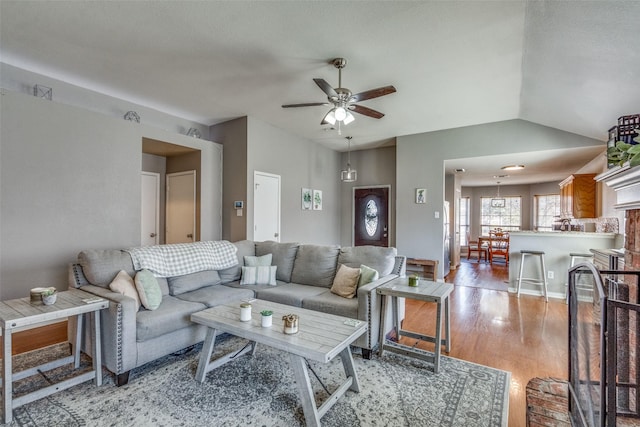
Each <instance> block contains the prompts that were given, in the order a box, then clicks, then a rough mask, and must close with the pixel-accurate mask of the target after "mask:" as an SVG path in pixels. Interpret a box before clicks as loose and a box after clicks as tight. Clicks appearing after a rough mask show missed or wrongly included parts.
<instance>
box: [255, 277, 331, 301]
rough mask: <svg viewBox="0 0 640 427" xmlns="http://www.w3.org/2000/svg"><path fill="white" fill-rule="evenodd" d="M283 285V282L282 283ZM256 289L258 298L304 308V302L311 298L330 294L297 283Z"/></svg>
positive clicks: (320, 289) (318, 288) (315, 287)
mask: <svg viewBox="0 0 640 427" xmlns="http://www.w3.org/2000/svg"><path fill="white" fill-rule="evenodd" d="M280 283H282V282H280ZM251 289H254V291H255V294H256V298H258V299H262V300H265V301H272V302H278V303H280V304H286V305H293V306H296V307H302V300H303V299H305V298H308V297H310V296H314V295H318V294H320V293H322V292H325V291H326V292H328V289H325V288H320V287H317V286H307V285H299V284H297V283H285V284H283V285H278V286H275V287H273V286H269V287H264V288H251Z"/></svg>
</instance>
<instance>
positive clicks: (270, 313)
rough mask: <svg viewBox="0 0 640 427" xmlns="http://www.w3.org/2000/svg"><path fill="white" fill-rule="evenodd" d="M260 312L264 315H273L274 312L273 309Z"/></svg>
mask: <svg viewBox="0 0 640 427" xmlns="http://www.w3.org/2000/svg"><path fill="white" fill-rule="evenodd" d="M260 314H262V315H263V316H271V315H272V314H273V311H271V310H262V311H261V312H260Z"/></svg>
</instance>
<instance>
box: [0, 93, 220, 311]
mask: <svg viewBox="0 0 640 427" xmlns="http://www.w3.org/2000/svg"><path fill="white" fill-rule="evenodd" d="M54 94H55V92H54ZM54 96H55V95H54ZM0 108H1V111H2V117H1V126H0V128H1V130H0V141H1V146H0V200H1V201H2V203H1V206H0V258H1V261H0V298H2V299H8V298H16V297H22V296H27V295H28V293H29V289H30V288H33V287H35V286H45V285H46V286H56V287H58V288H59V289H62V288H66V286H67V275H66V273H67V264H68V263H70V262H73V261H75V260H76V257H77V254H78V252H79V251H81V250H83V249H88V248H122V247H127V246H134V245H138V244H140V171H141V169H142V138H143V137H148V138H152V139H156V140H160V141H166V142H170V143H173V144H178V145H184V146H188V147H191V148H195V149H198V150H201V155H202V164H203V165H207V167H206V168H203V170H202V176H201V179H202V196H203V199H202V203H201V214H202V218H203V222H202V226H201V232H202V238H203V239H218V238H220V234H221V227H220V224H221V212H220V200H221V191H222V184H221V179H222V176H221V170H220V165H221V161H222V160H221V150H222V148H221V146H220V145H218V144H214V143H211V142H209V141H205V140H199V139H195V138H191V137H187V136H184V135H178V134H175V133H171V132H167V131H165V130H161V129H157V128H153V127H150V126H148V125H145V124H144V123H143V124H138V123H133V122H129V121H126V120H123V119H122V118H116V117H109V116H105V115H103V114H99V113H95V112H91V111H87V110H84V109H80V108H76V107H73V106H68V105H63V104H60V103H57V102H55V101H54V102H52V101H46V100H42V99H39V98H36V97H34V96H29V95H24V94H20V93H15V92H11V91H7V90H4V89H3V90H2V95H1V96H0Z"/></svg>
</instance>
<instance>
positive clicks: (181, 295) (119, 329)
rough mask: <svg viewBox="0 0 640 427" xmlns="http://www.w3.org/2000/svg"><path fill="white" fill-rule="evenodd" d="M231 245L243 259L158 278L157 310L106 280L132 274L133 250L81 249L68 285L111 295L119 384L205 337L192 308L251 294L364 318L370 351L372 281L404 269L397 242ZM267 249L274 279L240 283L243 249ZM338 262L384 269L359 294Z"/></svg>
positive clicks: (107, 360)
mask: <svg viewBox="0 0 640 427" xmlns="http://www.w3.org/2000/svg"><path fill="white" fill-rule="evenodd" d="M233 245H234V246H235V248H237V252H236V257H237V261H238V264H237V265H235V266H233V267H230V268H226V269H222V270H204V271H198V272H195V273H191V274H187V275H183V276H177V277H160V278H158V283H159V285H160V288H161V291H162V302H161V304H160V306H159V307H158V308H157V309H155V310H146V309H144V308H140V309H139V310H136V302H135V300H134V299H133V298H131V297H127V296H124V295H123V294H120V293H117V292H113V291H112V290H111V289H110V288H109V284H110V283H111V281H112V280H113V279H114V277H115V276H116V275H117V274H118V272H119V271H121V270H125V271H126V272H127V273H128V274H129V275H130V276H131V277H133V276H135V274H136V271H135V269H134V264H133V262H132V258H131V255H130V254H129V252H127V251H125V250H86V251H83V252H81V253H80V254H79V255H78V262H77V263H74V264H71V265H70V268H69V286H70V287H75V288H81V289H82V290H84V291H87V292H90V293H92V294H95V295H98V296H100V297H103V298H106V299H108V300H109V301H110V304H109V308H108V309H106V310H103V311H102V312H101V324H102V337H101V339H102V349H103V359H102V360H103V361H104V362H103V363H104V365H105V366H106V367H107V369H108V370H109V371H111V372H113V373H114V374H115V375H116V384H117V385H123V384H126V383H127V382H128V379H129V372H130V370H131V369H134V368H136V367H138V366H141V365H143V364H145V363H147V362H150V361H152V360H155V359H157V358H159V357H162V356H165V355H167V354H171V353H173V352H176V351H179V350H181V349H184V348H187V347H189V346H191V345H194V344H197V343H199V342H201V341H203V340H204V337H205V333H206V330H205V328H204V327H203V326H201V325H196V324H194V323H192V322H191V321H190V316H191V314H192V313H195V312H198V311H201V310H204V309H206V308H207V307H211V306H215V305H218V304H224V303H228V302H232V301H239V300H243V299H251V298H258V299H262V300H267V301H273V302H278V303H283V304H288V305H293V306H297V307H303V308H307V309H311V310H318V311H323V312H327V313H331V314H337V315H342V316H347V317H352V318H357V319H360V320H363V321H366V322H367V323H368V326H369V328H368V331H367V333H366V334H364V335H363V336H361V337H360V338H359V339H358V340H356V341H355V342H354V345H355V346H357V347H361V348H362V351H363V356H364V357H367V358H369V357H371V350H372V349H374V348H375V347H376V346H377V344H378V335H379V330H380V310H381V304H380V300H379V298H378V296H377V294H376V292H375V288H376V287H378V286H380V285H381V284H383V283H385V282H387V281H389V280H391V279H393V278H395V277H397V276H398V275H403V274H404V271H405V261H406V259H405V257H402V256H398V255H397V250H396V249H395V248H381V247H374V246H356V247H339V246H327V245H325V246H322V245H309V244H299V243H279V242H270V241H267V242H253V241H249V240H244V241H240V242H235V243H233ZM267 254H272V265H275V266H277V270H276V279H277V280H276V286H271V285H242V284H240V279H241V272H242V266H243V265H244V257H245V256H263V255H267ZM341 264H344V265H346V266H348V267H360V265H362V264H364V265H367V266H368V267H371V268H374V269H376V270H377V271H378V272H379V279H377V280H375V281H373V282H371V283H369V284H367V285H364V286H361V287H359V288H358V289H357V294H356V297H354V298H343V297H340V296H338V295H336V294H334V293H332V292H331V291H330V288H331V286H332V282H333V280H334V277H335V275H336V272H337V270H338V268H339V266H340V265H341ZM70 327H71V328H73V325H71V326H70ZM72 336H73V335H72Z"/></svg>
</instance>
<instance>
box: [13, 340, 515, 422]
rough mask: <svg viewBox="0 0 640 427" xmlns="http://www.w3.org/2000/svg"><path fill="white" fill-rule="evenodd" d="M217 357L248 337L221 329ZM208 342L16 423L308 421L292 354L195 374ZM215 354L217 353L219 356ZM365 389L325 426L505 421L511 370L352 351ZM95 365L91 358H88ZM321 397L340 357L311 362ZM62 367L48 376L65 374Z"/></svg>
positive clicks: (54, 400) (57, 399) (262, 353)
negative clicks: (368, 356)
mask: <svg viewBox="0 0 640 427" xmlns="http://www.w3.org/2000/svg"><path fill="white" fill-rule="evenodd" d="M220 341H221V342H220V344H219V346H218V344H217V347H216V350H215V354H217V355H220V354H225V353H228V352H229V351H231V350H234V349H239V348H241V347H242V346H243V345H244V343H245V342H246V341H245V340H243V339H240V338H237V337H234V336H230V335H223V336H222V337H221V340H220ZM200 348H201V345H198V346H195V347H193V348H191V349H190V350H188V351H184V352H181V353H177V354H173V355H169V356H166V357H163V358H161V359H159V360H156V361H155V362H152V363H148V364H147V365H144V366H143V367H141V368H138V369H135V370H133V371H132V373H131V378H130V381H129V384H127V385H126V386H122V387H116V386H115V385H114V383H113V377H112V375H111V374H109V373H107V371H104V372H105V376H104V384H103V385H102V386H101V387H96V386H95V385H94V384H93V382H86V383H83V384H80V385H77V386H74V387H72V388H70V389H68V390H64V391H61V392H59V393H56V394H54V395H52V396H49V397H47V398H44V399H41V400H38V401H36V402H32V403H29V404H27V405H25V406H22V407H20V408H17V409H15V410H14V421H13V423H12V424H11V425H18V426H53V425H55V426H69V427H71V426H178V425H179V426H302V425H304V415H303V412H302V407H301V404H300V399H299V398H298V395H297V388H296V384H295V381H294V376H293V372H292V370H291V368H290V365H289V356H288V355H287V354H286V353H284V352H282V351H279V350H275V349H272V348H270V347H266V346H260V345H259V346H258V348H257V351H256V353H255V355H254V356H251V355H243V356H241V357H238V359H237V360H234V361H232V362H230V363H228V364H226V365H224V366H222V367H220V368H217V369H215V370H213V371H211V372H209V373H208V374H207V377H206V379H205V381H204V383H199V382H197V381H196V380H195V379H194V376H195V371H196V368H197V365H198V357H199V354H200ZM68 353H69V347H68V345H66V344H59V345H56V346H51V347H48V348H47V349H46V350H40V351H35V352H31V353H26V354H25V355H21V356H16V357H15V358H14V365H16V366H19V365H22V366H25V365H26V364H28V366H33V365H32V364H34V363H38V360H39V359H42V357H43V356H42V355H43V354H46V355H47V356H52V355H55V354H57V355H61V354H68ZM215 354H214V356H215ZM353 357H354V362H355V365H356V372H357V374H358V378H359V380H360V389H361V391H360V393H355V392H352V391H348V392H347V393H346V394H345V395H344V396H343V397H342V398H341V399H340V400H339V401H338V403H336V405H335V406H334V407H333V408H332V409H331V410H329V411H328V412H327V414H326V415H325V416H324V417H323V418H322V420H321V421H322V424H323V425H324V426H350V427H351V426H457V427H459V426H491V427H493V426H506V425H507V419H508V406H509V404H508V401H509V381H510V373H509V372H505V371H501V370H497V369H493V368H489V367H486V366H481V365H477V364H473V363H469V362H465V361H461V360H458V359H454V358H449V357H442V359H441V364H440V372H439V373H438V374H434V373H433V365H432V364H430V363H427V362H423V361H419V360H416V359H414V358H409V357H406V356H402V355H396V354H393V353H385V355H384V356H383V357H382V358H378V357H377V356H374V357H373V359H372V360H366V359H363V358H362V357H361V356H360V354H359V351H355V352H354V354H353ZM83 364H84V365H85V366H87V367H88V366H89V364H90V360H83ZM310 367H311V369H312V370H313V372H315V373H316V374H317V375H318V377H319V380H318V379H317V378H315V377H314V376H313V375H312V374H311V373H310V377H311V379H312V384H313V388H314V391H315V394H316V400H317V401H318V402H320V403H321V402H323V401H324V400H325V399H326V397H327V396H328V394H327V392H326V391H325V389H324V388H323V384H324V387H326V388H327V389H328V390H330V391H333V390H335V389H336V387H337V386H338V385H339V384H340V383H341V381H344V370H343V368H342V363H341V362H340V360H339V358H336V359H334V360H333V361H332V362H331V363H329V364H322V363H316V362H310ZM68 371H69V368H68V367H61V368H58V369H56V370H53V371H49V372H47V373H45V374H46V376H47V378H48V379H49V381H56V380H59V379H60V378H63V377H64V376H65V375H68ZM46 384H47V379H46V378H45V377H43V376H41V375H37V376H34V377H31V378H29V379H24V380H20V381H17V382H16V383H14V390H15V391H16V393H25V392H28V391H30V390H33V389H34V387H36V386H42V385H46Z"/></svg>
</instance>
